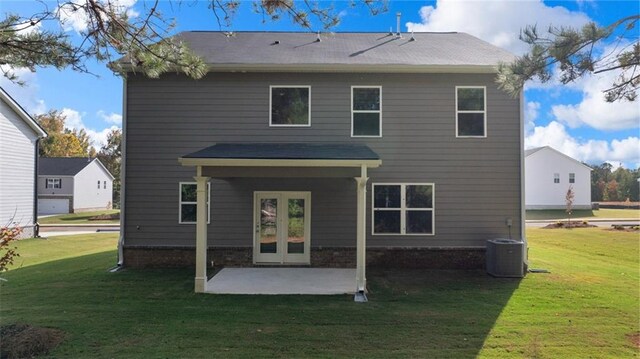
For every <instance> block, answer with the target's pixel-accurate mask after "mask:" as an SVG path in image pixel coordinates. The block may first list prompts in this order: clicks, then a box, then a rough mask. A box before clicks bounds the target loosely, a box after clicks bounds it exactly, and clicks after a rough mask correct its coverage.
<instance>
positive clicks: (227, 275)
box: [206, 268, 356, 295]
mask: <svg viewBox="0 0 640 359" xmlns="http://www.w3.org/2000/svg"><path fill="white" fill-rule="evenodd" d="M355 290H356V270H355V269H350V268H349V269H344V268H223V269H222V270H221V271H220V272H218V274H216V275H215V276H214V277H213V278H211V279H210V280H209V282H208V283H207V289H206V292H207V293H215V294H269V295H274V294H313V295H335V294H353V293H355Z"/></svg>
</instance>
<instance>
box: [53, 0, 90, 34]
mask: <svg viewBox="0 0 640 359" xmlns="http://www.w3.org/2000/svg"><path fill="white" fill-rule="evenodd" d="M57 12H58V14H57V15H58V18H59V19H60V24H61V25H62V28H63V29H64V31H71V30H73V31H75V32H78V33H80V32H84V31H86V30H87V27H88V23H89V16H88V15H87V12H86V11H85V10H84V8H82V7H79V6H76V5H74V4H71V3H66V4H63V5H62V6H60V7H58V9H57Z"/></svg>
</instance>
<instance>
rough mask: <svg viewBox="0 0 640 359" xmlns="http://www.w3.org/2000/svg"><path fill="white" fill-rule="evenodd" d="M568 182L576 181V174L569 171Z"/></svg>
mask: <svg viewBox="0 0 640 359" xmlns="http://www.w3.org/2000/svg"><path fill="white" fill-rule="evenodd" d="M569 183H576V174H575V173H569Z"/></svg>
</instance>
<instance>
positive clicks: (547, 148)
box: [524, 146, 593, 171]
mask: <svg viewBox="0 0 640 359" xmlns="http://www.w3.org/2000/svg"><path fill="white" fill-rule="evenodd" d="M541 150H549V151H553V152H555V153H557V154H559V155H561V156H563V157H565V158H567V159H570V160H571V161H573V162H576V163H578V164H580V165H582V166H584V167H585V168H588V169H589V171H592V170H593V168H591V167H589V166H587V165H585V164H584V163H582V162H580V161H578V160H576V159H575V158H573V157H569V156H567V155H565V154H564V153H562V152H560V151H558V150H556V149H555V148H553V147H551V146H544V147H535V148H531V149H528V150H526V151H524V157H525V158H526V157H529V156H531V155H533V154H534V153H539V152H541ZM542 152H544V151H542Z"/></svg>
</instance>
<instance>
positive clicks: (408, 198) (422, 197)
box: [372, 183, 434, 235]
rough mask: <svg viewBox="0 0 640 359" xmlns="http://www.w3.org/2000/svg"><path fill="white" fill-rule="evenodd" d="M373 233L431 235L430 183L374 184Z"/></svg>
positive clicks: (432, 232)
mask: <svg viewBox="0 0 640 359" xmlns="http://www.w3.org/2000/svg"><path fill="white" fill-rule="evenodd" d="M372 192H373V221H372V223H373V234H374V235H376V234H405V235H432V234H434V205H433V204H434V200H433V195H434V193H433V192H434V185H433V183H411V184H395V183H393V184H391V183H389V184H386V183H385V184H373V190H372Z"/></svg>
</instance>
